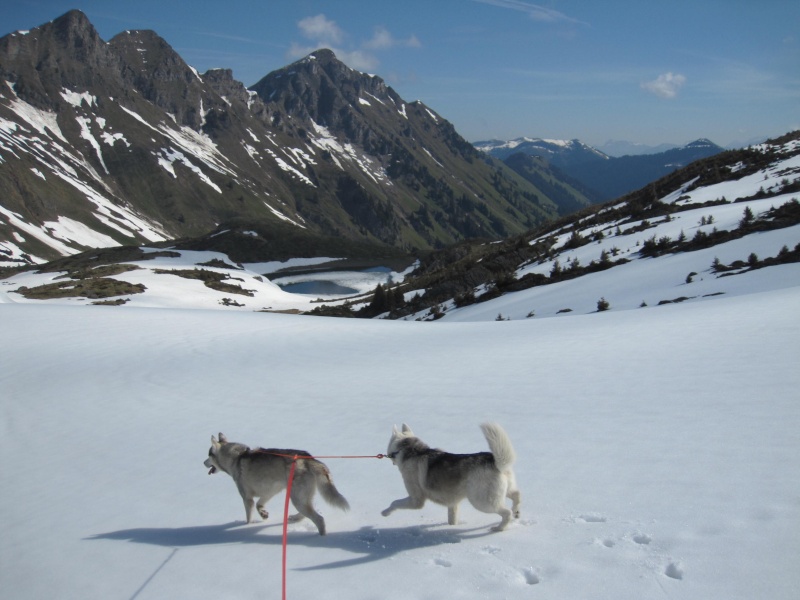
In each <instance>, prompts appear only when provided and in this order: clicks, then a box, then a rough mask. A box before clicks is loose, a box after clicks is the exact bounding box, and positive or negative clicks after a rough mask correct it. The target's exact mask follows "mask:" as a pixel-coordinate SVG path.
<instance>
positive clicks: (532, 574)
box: [520, 567, 542, 585]
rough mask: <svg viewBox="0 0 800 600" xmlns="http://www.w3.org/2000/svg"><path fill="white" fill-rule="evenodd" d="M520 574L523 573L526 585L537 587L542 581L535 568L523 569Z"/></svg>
mask: <svg viewBox="0 0 800 600" xmlns="http://www.w3.org/2000/svg"><path fill="white" fill-rule="evenodd" d="M520 573H522V576H523V577H524V578H525V583H527V584H528V585H536V584H537V583H540V582H541V581H542V580H541V578H540V577H539V574H538V573H537V572H536V569H534V568H533V567H527V568H525V569H522V570H521V571H520Z"/></svg>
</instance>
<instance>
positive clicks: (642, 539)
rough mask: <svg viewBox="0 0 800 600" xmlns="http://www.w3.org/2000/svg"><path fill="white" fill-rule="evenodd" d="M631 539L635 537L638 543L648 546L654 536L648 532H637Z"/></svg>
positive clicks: (634, 539)
mask: <svg viewBox="0 0 800 600" xmlns="http://www.w3.org/2000/svg"><path fill="white" fill-rule="evenodd" d="M631 539H633V541H634V542H636V543H637V544H640V545H642V546H646V545H648V544H649V543H650V542H652V541H653V538H651V537H650V536H649V535H647V534H646V533H636V534H634V535H633V538H631Z"/></svg>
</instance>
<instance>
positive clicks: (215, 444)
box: [211, 435, 219, 448]
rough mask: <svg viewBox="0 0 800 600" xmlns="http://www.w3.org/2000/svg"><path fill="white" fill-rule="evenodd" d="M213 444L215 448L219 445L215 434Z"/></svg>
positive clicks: (212, 439) (212, 438) (212, 437)
mask: <svg viewBox="0 0 800 600" xmlns="http://www.w3.org/2000/svg"><path fill="white" fill-rule="evenodd" d="M211 445H212V446H214V448H216V447H217V446H219V442H218V441H217V438H215V437H214V436H213V435H212V436H211Z"/></svg>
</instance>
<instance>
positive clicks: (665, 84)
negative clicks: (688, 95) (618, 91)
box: [641, 72, 686, 99]
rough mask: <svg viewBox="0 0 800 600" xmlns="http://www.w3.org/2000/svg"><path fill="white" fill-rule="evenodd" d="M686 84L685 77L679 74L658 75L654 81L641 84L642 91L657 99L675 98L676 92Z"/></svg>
mask: <svg viewBox="0 0 800 600" xmlns="http://www.w3.org/2000/svg"><path fill="white" fill-rule="evenodd" d="M685 83H686V77H684V76H683V75H681V74H680V73H671V72H670V73H664V74H663V75H659V76H658V77H657V78H656V79H655V80H654V81H645V82H644V83H642V86H641V87H642V89H643V90H645V91H648V92H650V93H651V94H653V95H655V96H658V97H659V98H667V99H671V98H675V97H676V96H677V95H678V91H679V90H680V89H681V88H682V87H683V84H685Z"/></svg>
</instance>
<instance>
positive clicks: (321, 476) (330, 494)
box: [312, 460, 350, 510]
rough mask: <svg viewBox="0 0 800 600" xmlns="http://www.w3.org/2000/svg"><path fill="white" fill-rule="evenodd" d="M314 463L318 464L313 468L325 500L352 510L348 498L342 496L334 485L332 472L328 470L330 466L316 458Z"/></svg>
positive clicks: (332, 504) (339, 507) (338, 506)
mask: <svg viewBox="0 0 800 600" xmlns="http://www.w3.org/2000/svg"><path fill="white" fill-rule="evenodd" d="M314 463H316V464H314V465H313V467H312V468H313V469H314V475H315V476H316V479H317V487H318V489H319V493H320V494H321V495H322V497H323V498H324V499H325V502H327V503H328V504H330V505H331V506H333V507H335V508H338V509H341V510H350V503H349V502H347V499H346V498H345V497H344V496H342V495H341V494H340V493H339V490H337V489H336V486H335V485H333V477H331V472H330V471H329V470H328V467H326V466H325V464H324V463H322V462H320V461H318V460H315V461H314Z"/></svg>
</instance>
